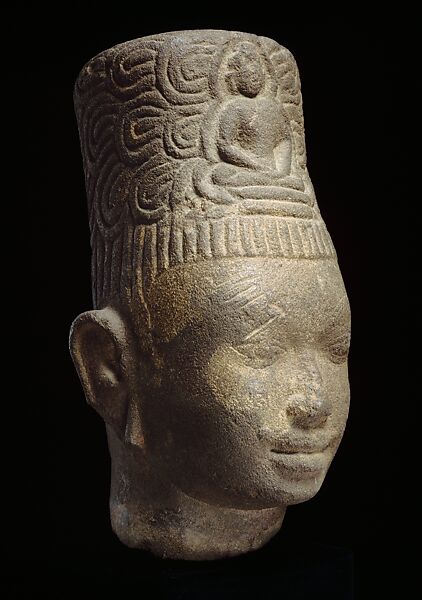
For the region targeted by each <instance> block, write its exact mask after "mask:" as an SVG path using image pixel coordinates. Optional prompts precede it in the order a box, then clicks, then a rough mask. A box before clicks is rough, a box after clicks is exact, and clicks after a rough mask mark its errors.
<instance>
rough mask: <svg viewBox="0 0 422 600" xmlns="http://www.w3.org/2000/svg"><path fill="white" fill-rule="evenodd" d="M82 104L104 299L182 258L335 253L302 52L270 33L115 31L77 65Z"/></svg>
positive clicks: (100, 302) (95, 269) (97, 287)
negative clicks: (324, 211)
mask: <svg viewBox="0 0 422 600" xmlns="http://www.w3.org/2000/svg"><path fill="white" fill-rule="evenodd" d="M75 107H76V114H77V120H78V126H79V132H80V139H81V146H82V154H83V161H84V169H85V177H86V189H87V196H88V206H89V220H90V228H91V244H92V273H93V295H94V305H95V307H96V308H101V307H103V306H104V305H106V304H107V302H108V301H109V300H110V299H111V298H112V297H113V296H114V297H116V296H117V297H121V298H123V297H126V298H128V299H130V297H131V295H132V294H134V290H135V286H136V287H137V289H138V290H139V286H140V285H141V287H142V282H145V281H147V280H152V279H154V278H155V277H157V276H158V275H159V274H160V273H162V272H163V271H165V270H166V269H169V268H172V267H174V266H177V265H180V264H183V263H188V262H196V261H203V260H212V259H222V258H227V257H256V256H262V257H286V258H318V257H332V258H335V251H334V248H333V245H332V242H331V239H330V236H329V234H328V232H327V230H326V227H325V225H324V222H323V221H322V219H321V215H320V213H319V210H318V207H317V204H316V200H315V196H314V193H313V189H312V184H311V181H310V179H309V176H308V173H307V169H306V153H305V141H304V127H303V114H302V99H301V93H300V81H299V75H298V71H297V67H296V63H295V61H294V58H293V57H292V55H291V53H290V52H289V51H288V50H286V49H285V48H283V47H282V46H280V45H279V44H277V43H276V42H274V41H273V40H270V39H268V38H263V37H257V36H255V35H251V34H245V33H238V32H228V31H211V30H209V31H208V30H204V31H184V32H170V33H166V34H160V35H155V36H151V37H145V38H140V39H137V40H133V41H131V42H127V43H124V44H120V45H118V46H115V47H114V48H111V49H110V50H107V51H105V52H102V53H101V54H99V55H98V56H96V57H95V58H93V59H92V60H91V61H89V62H88V64H87V65H86V66H85V67H84V68H83V69H82V72H81V73H80V75H79V78H78V80H77V83H76V87H75Z"/></svg>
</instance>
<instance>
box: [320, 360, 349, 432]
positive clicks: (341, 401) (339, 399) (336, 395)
mask: <svg viewBox="0 0 422 600" xmlns="http://www.w3.org/2000/svg"><path fill="white" fill-rule="evenodd" d="M323 375H324V388H325V389H324V393H325V394H326V396H327V398H328V400H329V402H330V406H331V422H332V423H333V425H336V426H337V427H339V428H341V427H342V426H344V425H345V424H346V420H347V416H348V413H349V405H350V387H349V378H348V370H347V363H344V364H342V365H333V364H332V363H331V364H328V365H327V366H326V368H325V369H324V371H323Z"/></svg>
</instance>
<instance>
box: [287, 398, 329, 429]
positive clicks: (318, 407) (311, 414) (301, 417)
mask: <svg viewBox="0 0 422 600" xmlns="http://www.w3.org/2000/svg"><path fill="white" fill-rule="evenodd" d="M286 412H287V415H288V417H289V419H290V421H291V423H292V425H294V426H295V427H301V428H302V429H316V428H318V427H322V425H324V423H325V422H326V421H327V419H328V417H329V416H330V414H331V410H330V405H329V403H328V402H327V401H325V400H323V399H321V397H320V396H317V395H316V394H314V393H312V392H310V393H309V394H303V393H296V394H292V395H291V396H290V397H289V401H288V404H287V409H286Z"/></svg>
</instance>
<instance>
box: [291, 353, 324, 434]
mask: <svg viewBox="0 0 422 600" xmlns="http://www.w3.org/2000/svg"><path fill="white" fill-rule="evenodd" d="M297 358H298V364H297V371H296V376H295V382H294V387H293V389H292V393H291V395H290V396H289V398H288V402H287V407H286V412H287V415H288V417H289V419H290V421H291V424H292V425H293V426H296V427H301V428H303V429H311V428H317V427H321V426H322V425H324V423H325V422H326V421H327V419H328V417H329V416H330V414H331V403H330V402H329V401H328V399H327V398H326V395H325V394H323V393H322V392H321V388H322V377H321V373H320V371H319V369H318V364H317V360H316V356H315V353H314V352H312V351H310V350H309V351H304V352H303V353H301V354H300V355H299V356H298V357H297Z"/></svg>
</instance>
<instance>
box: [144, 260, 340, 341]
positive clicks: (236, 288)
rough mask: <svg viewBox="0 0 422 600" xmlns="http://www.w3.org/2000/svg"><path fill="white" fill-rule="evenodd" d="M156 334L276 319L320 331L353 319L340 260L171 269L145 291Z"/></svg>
mask: <svg viewBox="0 0 422 600" xmlns="http://www.w3.org/2000/svg"><path fill="white" fill-rule="evenodd" d="M146 299H147V304H148V306H149V308H150V312H151V320H152V323H153V327H154V329H155V332H156V334H158V335H160V337H161V336H162V337H163V338H167V339H169V338H172V337H174V336H175V335H177V333H179V332H180V331H182V330H183V329H185V328H186V327H188V326H189V325H196V324H205V325H206V324H207V323H211V324H220V326H221V325H223V324H224V323H226V324H227V325H230V327H231V328H232V327H233V325H235V323H236V322H238V323H239V324H242V323H243V324H245V323H247V322H251V323H253V322H255V321H258V322H260V321H262V322H265V323H266V322H268V324H269V325H271V322H272V320H274V321H275V320H276V319H277V321H280V320H281V321H283V323H285V324H286V325H287V326H291V327H293V328H295V329H297V330H303V331H316V330H318V329H321V330H322V329H325V328H326V327H328V326H330V324H331V322H333V321H336V320H339V319H341V320H343V321H344V320H348V319H349V318H350V311H349V305H348V301H347V296H346V291H345V288H344V284H343V280H342V277H341V273H340V270H339V268H338V265H337V263H336V262H335V261H334V260H331V259H327V260H324V259H319V260H302V259H301V260H294V259H288V260H286V259H260V258H254V259H252V258H248V259H235V260H220V261H212V262H211V261H209V262H207V261H204V262H203V263H196V264H191V265H186V264H185V265H183V266H182V267H181V268H176V269H171V270H170V271H168V272H166V273H164V274H163V275H161V276H160V277H159V278H158V279H157V280H156V281H155V282H154V284H153V285H152V286H151V288H150V290H148V291H147V294H146Z"/></svg>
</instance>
